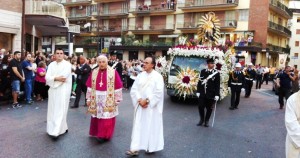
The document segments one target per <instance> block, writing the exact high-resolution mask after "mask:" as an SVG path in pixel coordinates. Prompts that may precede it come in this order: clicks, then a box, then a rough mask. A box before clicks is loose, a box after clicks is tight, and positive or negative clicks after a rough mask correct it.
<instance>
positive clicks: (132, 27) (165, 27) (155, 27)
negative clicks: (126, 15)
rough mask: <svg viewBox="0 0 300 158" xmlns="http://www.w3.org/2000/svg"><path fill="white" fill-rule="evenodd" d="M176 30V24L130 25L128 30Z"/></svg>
mask: <svg viewBox="0 0 300 158" xmlns="http://www.w3.org/2000/svg"><path fill="white" fill-rule="evenodd" d="M168 29H172V30H173V29H174V24H166V25H129V26H128V30H141V31H143V30H168Z"/></svg>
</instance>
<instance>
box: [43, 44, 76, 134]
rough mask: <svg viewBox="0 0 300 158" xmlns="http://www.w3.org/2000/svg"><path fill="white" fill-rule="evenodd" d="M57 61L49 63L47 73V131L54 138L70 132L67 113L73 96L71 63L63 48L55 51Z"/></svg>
mask: <svg viewBox="0 0 300 158" xmlns="http://www.w3.org/2000/svg"><path fill="white" fill-rule="evenodd" d="M55 58H56V61H53V62H51V63H50V64H49V66H48V69H47V73H46V84H47V85H48V86H49V87H50V88H49V91H48V94H49V96H48V113H47V133H48V134H49V135H50V136H52V137H53V138H57V137H58V136H59V135H61V134H64V133H66V132H68V125H67V113H68V107H69V101H70V96H71V87H72V75H71V64H70V62H68V61H65V60H64V52H63V50H61V49H57V50H56V51H55Z"/></svg>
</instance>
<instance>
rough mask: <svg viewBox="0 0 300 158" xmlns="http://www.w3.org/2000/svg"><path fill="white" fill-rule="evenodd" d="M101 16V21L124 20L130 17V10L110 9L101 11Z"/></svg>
mask: <svg viewBox="0 0 300 158" xmlns="http://www.w3.org/2000/svg"><path fill="white" fill-rule="evenodd" d="M99 16H100V17H101V19H114V18H124V17H127V16H128V10H127V9H109V10H105V11H101V12H100V15H99Z"/></svg>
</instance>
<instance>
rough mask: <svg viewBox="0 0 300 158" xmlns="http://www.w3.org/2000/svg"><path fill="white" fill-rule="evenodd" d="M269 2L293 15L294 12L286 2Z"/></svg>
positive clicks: (273, 0)
mask: <svg viewBox="0 0 300 158" xmlns="http://www.w3.org/2000/svg"><path fill="white" fill-rule="evenodd" d="M269 2H270V5H272V6H274V7H276V8H277V9H280V10H282V11H284V12H285V13H286V14H288V15H289V16H290V17H292V16H293V12H292V11H291V10H290V9H289V8H288V7H287V6H285V5H284V4H282V3H281V2H279V1H278V0H270V1H269Z"/></svg>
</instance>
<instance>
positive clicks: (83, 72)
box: [75, 64, 91, 84]
mask: <svg viewBox="0 0 300 158" xmlns="http://www.w3.org/2000/svg"><path fill="white" fill-rule="evenodd" d="M90 72H91V67H90V66H89V65H88V64H84V65H82V66H81V67H77V68H76V70H75V74H77V79H76V82H77V83H79V82H81V83H83V84H85V83H86V81H87V79H88V78H89V75H90Z"/></svg>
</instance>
